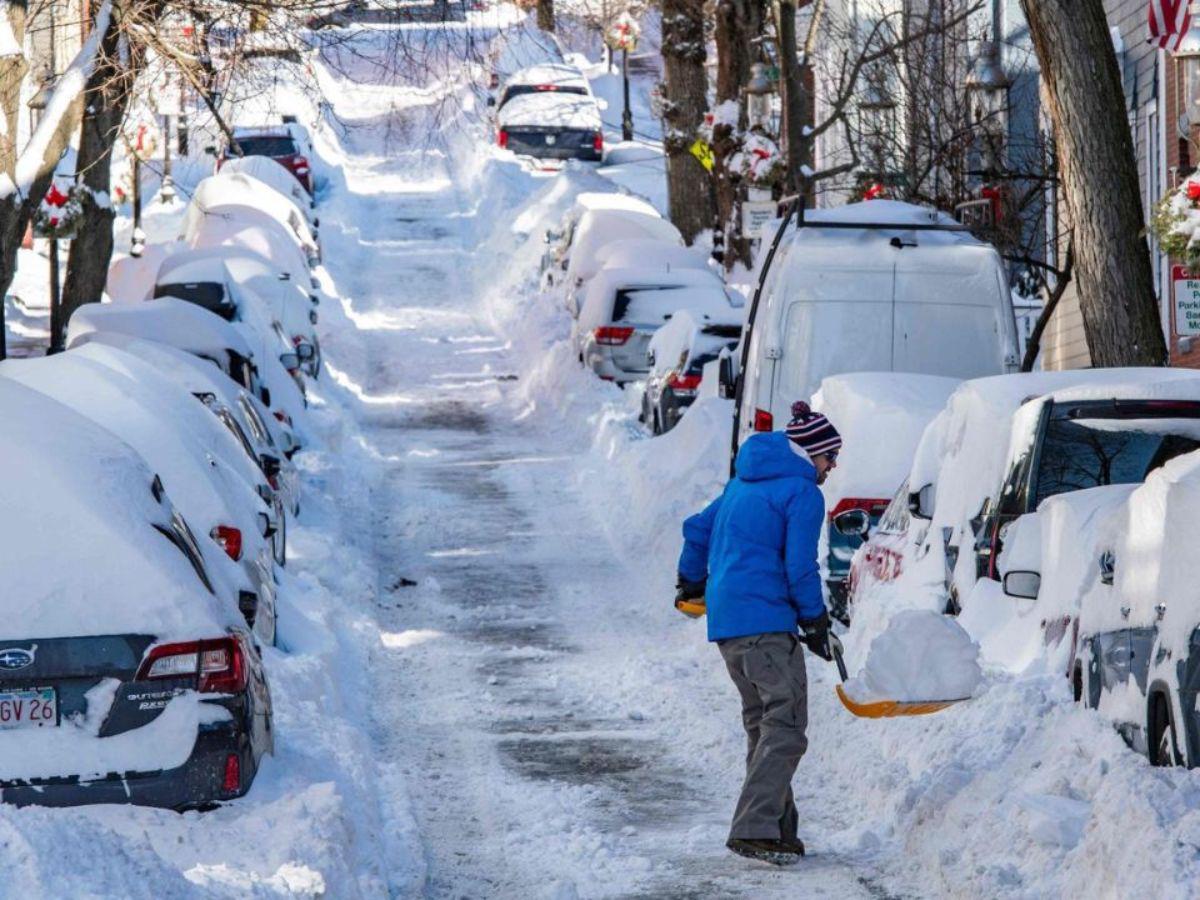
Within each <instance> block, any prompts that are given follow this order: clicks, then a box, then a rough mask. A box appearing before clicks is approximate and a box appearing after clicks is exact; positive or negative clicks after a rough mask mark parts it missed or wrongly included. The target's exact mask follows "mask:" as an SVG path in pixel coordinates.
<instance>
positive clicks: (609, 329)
mask: <svg viewBox="0 0 1200 900" xmlns="http://www.w3.org/2000/svg"><path fill="white" fill-rule="evenodd" d="M592 334H593V335H595V337H596V343H597V344H605V345H606V346H609V347H619V346H621V345H622V344H624V343H625V342H626V341H628V340H629V339H630V338H631V337H633V329H632V328H630V327H629V326H628V325H601V326H600V327H599V328H597V329H596V330H595V331H593V332H592Z"/></svg>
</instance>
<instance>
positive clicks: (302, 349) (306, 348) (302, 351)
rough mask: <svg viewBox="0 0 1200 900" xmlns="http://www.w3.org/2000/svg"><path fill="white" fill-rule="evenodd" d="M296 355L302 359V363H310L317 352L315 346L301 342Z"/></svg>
mask: <svg viewBox="0 0 1200 900" xmlns="http://www.w3.org/2000/svg"><path fill="white" fill-rule="evenodd" d="M296 355H297V356H298V357H300V361H301V362H308V361H309V360H310V359H312V358H313V357H314V356H316V355H317V352H316V351H315V350H314V349H313V345H312V344H310V343H309V342H308V341H301V342H300V343H299V344H297V345H296Z"/></svg>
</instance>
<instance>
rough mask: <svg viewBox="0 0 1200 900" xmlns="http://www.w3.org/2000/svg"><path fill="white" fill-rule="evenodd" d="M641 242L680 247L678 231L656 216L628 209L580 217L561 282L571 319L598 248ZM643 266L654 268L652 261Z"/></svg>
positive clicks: (603, 210) (602, 210) (596, 269)
mask: <svg viewBox="0 0 1200 900" xmlns="http://www.w3.org/2000/svg"><path fill="white" fill-rule="evenodd" d="M630 239H641V240H650V241H658V242H661V243H663V244H670V245H674V246H676V247H682V246H683V235H681V234H680V233H679V229H678V228H676V227H675V226H674V225H672V224H671V223H670V222H668V221H667V220H666V219H664V218H662V217H661V216H660V215H658V213H644V212H636V211H634V210H630V209H623V208H622V209H607V208H600V209H589V210H587V211H586V212H584V214H583V215H582V216H581V217H580V219H579V225H578V226H577V227H576V228H575V231H574V239H573V240H572V242H571V253H570V256H569V259H568V262H567V268H566V271H565V274H564V276H563V280H562V288H563V291H564V296H563V299H564V302H565V303H566V306H567V311H568V312H570V313H571V315H572V316H578V315H579V310H580V300H581V296H582V292H583V290H584V286H585V285H586V283H587V282H588V281H589V280H590V279H591V278H592V277H593V276H595V274H596V273H597V272H599V271H600V267H601V262H600V260H598V259H597V258H596V255H597V254H598V253H599V251H600V249H601V248H602V247H604V246H605V245H606V244H609V243H612V242H613V241H620V240H630ZM646 264H648V265H653V261H652V260H646Z"/></svg>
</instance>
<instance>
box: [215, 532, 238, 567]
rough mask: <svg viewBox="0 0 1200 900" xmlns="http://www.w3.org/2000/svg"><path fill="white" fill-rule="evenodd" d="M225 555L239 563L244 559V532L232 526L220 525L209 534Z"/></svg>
mask: <svg viewBox="0 0 1200 900" xmlns="http://www.w3.org/2000/svg"><path fill="white" fill-rule="evenodd" d="M208 536H209V537H210V538H212V539H213V540H214V541H216V542H217V546H218V547H220V548H221V549H222V550H224V551H225V554H226V555H227V556H228V557H229V558H230V559H232V560H233V561H234V562H237V561H238V560H239V559H241V558H242V531H241V529H240V528H234V527H233V526H232V525H218V526H216V527H215V528H214V529H213V530H212V531H210V532H209V533H208Z"/></svg>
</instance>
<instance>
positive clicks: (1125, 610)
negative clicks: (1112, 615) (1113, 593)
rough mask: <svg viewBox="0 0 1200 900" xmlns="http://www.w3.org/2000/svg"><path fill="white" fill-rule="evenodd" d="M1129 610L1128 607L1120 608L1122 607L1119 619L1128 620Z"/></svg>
mask: <svg viewBox="0 0 1200 900" xmlns="http://www.w3.org/2000/svg"><path fill="white" fill-rule="evenodd" d="M1129 610H1130V607H1128V606H1122V607H1121V618H1122V619H1128V618H1129Z"/></svg>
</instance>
